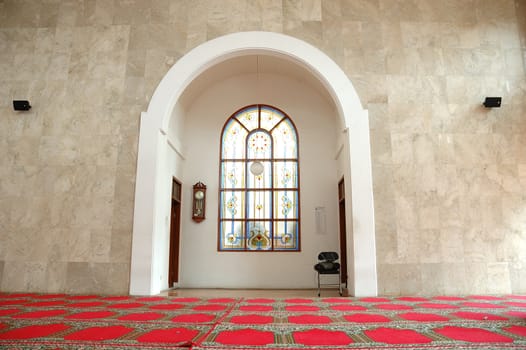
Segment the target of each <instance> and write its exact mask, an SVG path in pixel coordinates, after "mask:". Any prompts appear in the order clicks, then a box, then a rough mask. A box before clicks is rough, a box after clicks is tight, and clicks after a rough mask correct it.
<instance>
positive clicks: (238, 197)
mask: <svg viewBox="0 0 526 350" xmlns="http://www.w3.org/2000/svg"><path fill="white" fill-rule="evenodd" d="M244 198H245V196H244V193H243V192H241V191H223V192H221V198H220V201H221V208H222V210H221V219H243V218H244V217H245V201H244Z"/></svg>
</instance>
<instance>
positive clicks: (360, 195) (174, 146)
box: [130, 32, 376, 295]
mask: <svg viewBox="0 0 526 350" xmlns="http://www.w3.org/2000/svg"><path fill="white" fill-rule="evenodd" d="M254 103H265V104H270V105H274V106H276V107H278V108H281V109H283V110H284V111H285V112H286V113H287V114H289V116H290V117H291V118H292V119H293V120H294V122H295V123H296V124H297V127H298V131H299V138H300V168H301V170H300V171H301V180H300V183H301V201H300V202H301V212H302V214H301V215H302V224H301V227H302V249H301V252H295V253H255V254H254V253H223V252H221V253H220V252H217V249H216V247H217V196H218V192H217V188H218V187H217V186H218V171H219V169H218V152H219V148H218V145H219V135H220V131H221V128H222V126H223V124H224V122H225V121H226V119H227V118H228V117H229V116H230V115H231V114H232V113H234V112H235V111H236V110H237V109H239V108H241V107H243V106H246V105H249V104H254ZM368 134H369V130H368V119H367V112H366V111H364V110H363V109H362V107H361V104H360V101H359V99H358V97H357V95H356V92H355V91H354V89H353V87H352V84H351V83H350V81H349V80H348V78H347V77H346V76H345V74H344V73H343V72H342V71H341V69H340V68H339V67H338V66H337V65H336V64H335V63H334V62H333V61H332V60H330V58H328V57H327V56H326V55H325V54H323V53H322V52H321V51H319V50H317V49H316V48H314V47H312V46H310V45H308V44H306V43H305V42H302V41H300V40H298V39H295V38H291V37H288V36H285V35H281V34H276V33H267V32H246V33H235V34H230V35H227V36H224V37H220V38H217V39H214V40H211V41H209V42H206V43H205V44H202V45H201V46H199V47H197V48H195V49H194V50H192V51H190V52H189V53H188V54H187V55H185V56H184V57H182V58H181V59H180V60H179V61H178V62H176V63H175V65H174V66H173V67H172V68H171V69H170V71H169V72H168V73H167V74H166V76H165V77H164V78H163V80H162V81H161V83H160V84H159V86H158V87H157V89H156V91H155V93H154V95H153V97H152V100H151V102H150V105H149V108H148V111H147V112H145V113H143V116H142V122H141V132H140V139H139V156H138V170H137V188H136V198H135V216H134V233H133V248H132V268H131V278H130V281H131V282H130V284H131V285H130V293H131V294H155V293H158V292H159V291H160V290H163V289H166V288H167V287H168V284H167V274H168V263H167V262H168V246H169V216H170V193H171V181H172V177H174V176H175V177H176V178H178V179H179V180H181V181H182V182H183V201H182V203H183V204H182V222H181V255H180V276H181V279H180V285H181V286H182V287H214V288H293V287H296V288H298V287H299V288H310V287H313V286H314V273H313V271H314V270H313V269H312V265H313V264H314V262H315V261H316V256H317V253H318V251H319V249H324V248H325V249H333V250H337V248H338V213H337V205H338V203H337V201H338V199H337V198H338V196H337V184H338V180H339V179H340V178H345V181H346V183H347V184H348V186H347V190H346V195H347V198H349V204H351V205H348V209H347V211H346V212H345V216H346V219H347V222H348V225H347V232H346V235H347V241H348V245H347V255H348V257H349V264H348V275H349V289H350V292H351V294H353V295H373V294H376V267H375V248H374V247H375V245H374V214H373V205H372V180H371V169H370V144H369V137H368ZM351 164H352V166H351ZM197 181H202V182H204V183H205V184H207V186H209V187H208V198H207V203H208V204H207V212H208V213H211V214H209V215H208V217H207V220H205V221H203V222H202V223H200V224H195V223H193V222H191V220H190V214H189V213H190V211H189V204H188V203H190V202H191V201H190V197H189V193H190V191H189V189H190V188H191V186H192V184H193V183H195V182H197ZM358 201H360V204H359V205H354V203H358ZM316 207H325V208H326V209H327V210H326V212H327V213H328V214H327V216H328V217H327V220H326V222H327V230H326V232H327V233H326V234H325V235H319V234H316V233H315V231H316V230H315V222H314V217H315V208H316ZM232 268H236V269H237V270H236V271H235V272H234V273H232V274H229V270H230V269H232ZM277 271H279V272H277Z"/></svg>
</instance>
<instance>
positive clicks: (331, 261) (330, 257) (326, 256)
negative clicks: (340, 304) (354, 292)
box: [314, 252, 343, 296]
mask: <svg viewBox="0 0 526 350" xmlns="http://www.w3.org/2000/svg"><path fill="white" fill-rule="evenodd" d="M338 258H339V256H338V253H336V252H321V253H320V254H318V260H319V262H318V263H317V264H316V265H314V270H316V272H318V296H320V295H321V286H333V287H336V286H338V291H339V292H340V296H341V295H342V294H343V293H342V279H341V276H340V264H339V263H338V262H336V260H338ZM320 275H337V277H338V283H321V282H320Z"/></svg>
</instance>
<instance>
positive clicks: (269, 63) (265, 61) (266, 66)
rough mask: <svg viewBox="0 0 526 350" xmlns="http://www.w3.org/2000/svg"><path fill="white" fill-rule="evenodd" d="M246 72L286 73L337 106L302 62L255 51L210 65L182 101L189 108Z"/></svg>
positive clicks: (282, 74) (196, 79) (193, 82)
mask: <svg viewBox="0 0 526 350" xmlns="http://www.w3.org/2000/svg"><path fill="white" fill-rule="evenodd" d="M245 74H275V75H279V76H286V77H288V78H290V79H294V80H296V81H298V82H300V83H301V84H302V85H306V86H308V87H310V88H312V89H313V90H315V91H316V92H317V93H318V94H319V95H320V96H321V97H322V98H323V99H325V100H326V101H327V103H329V104H331V105H334V102H333V100H332V98H331V96H330V95H329V93H328V91H327V89H326V88H325V87H324V86H323V84H322V83H321V82H320V81H319V80H318V79H317V77H315V76H314V74H313V73H311V72H310V71H308V70H307V69H306V68H304V67H302V66H301V65H300V64H298V63H295V62H293V61H291V60H290V59H287V58H283V57H278V56H270V55H254V54H253V55H244V56H238V57H233V58H230V59H227V60H225V61H223V62H220V63H218V64H216V65H214V66H213V67H210V68H208V69H207V70H205V71H204V72H203V73H201V74H200V75H199V76H198V77H197V78H195V79H194V80H193V81H192V82H191V83H190V85H188V87H187V88H186V89H185V91H184V92H183V94H182V95H181V98H180V101H179V102H180V103H181V105H182V106H183V107H188V106H190V105H191V104H192V102H193V101H194V100H195V99H196V98H197V97H198V96H199V95H200V94H201V93H202V92H203V91H204V90H206V88H207V87H209V86H212V85H214V84H215V83H218V82H220V81H222V80H225V79H228V78H231V77H233V76H236V75H245Z"/></svg>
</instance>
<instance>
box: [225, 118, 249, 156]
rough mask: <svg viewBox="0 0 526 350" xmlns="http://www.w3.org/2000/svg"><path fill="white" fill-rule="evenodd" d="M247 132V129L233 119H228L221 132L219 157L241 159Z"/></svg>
mask: <svg viewBox="0 0 526 350" xmlns="http://www.w3.org/2000/svg"><path fill="white" fill-rule="evenodd" d="M247 134H248V133H247V131H246V130H245V129H244V128H243V127H242V126H241V125H240V124H239V123H238V122H237V121H236V120H235V119H230V120H229V121H228V122H227V124H226V126H225V129H224V132H223V137H222V142H221V157H222V158H223V159H243V158H244V157H245V139H246V137H247Z"/></svg>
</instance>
